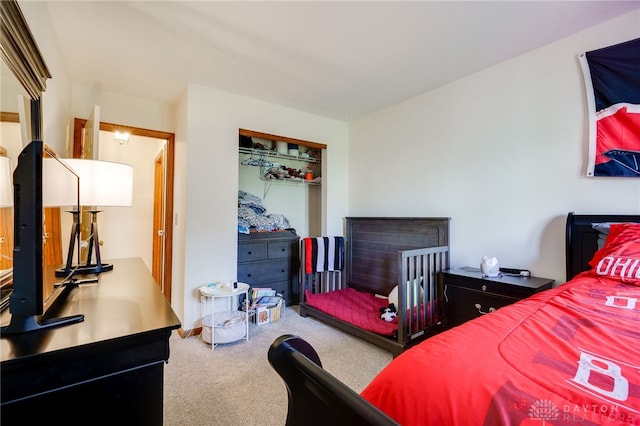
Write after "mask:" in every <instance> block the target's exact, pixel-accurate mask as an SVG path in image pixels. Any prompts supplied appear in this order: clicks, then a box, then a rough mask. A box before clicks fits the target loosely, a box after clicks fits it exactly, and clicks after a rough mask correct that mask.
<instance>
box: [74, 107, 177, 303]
mask: <svg viewBox="0 0 640 426" xmlns="http://www.w3.org/2000/svg"><path fill="white" fill-rule="evenodd" d="M86 122H87V120H86V119H82V118H75V119H74V120H73V158H82V133H83V129H84V126H85V124H86ZM100 130H104V131H107V132H115V131H116V130H118V131H120V132H128V133H129V134H131V135H135V136H146V137H150V138H155V139H164V140H166V141H167V147H166V150H167V158H166V163H165V166H166V174H167V182H166V185H165V194H164V195H165V197H164V198H165V214H164V220H165V230H164V232H165V238H164V253H165V256H164V265H163V267H164V274H163V276H164V285H162V283H159V284H160V286H161V288H162V291H163V293H164V296H165V297H166V299H167V301H169V303H171V287H172V270H173V181H174V157H175V134H174V133H169V132H163V131H160V130H150V129H144V128H140V127H132V126H128V125H121V124H113V123H105V122H102V121H101V122H100Z"/></svg>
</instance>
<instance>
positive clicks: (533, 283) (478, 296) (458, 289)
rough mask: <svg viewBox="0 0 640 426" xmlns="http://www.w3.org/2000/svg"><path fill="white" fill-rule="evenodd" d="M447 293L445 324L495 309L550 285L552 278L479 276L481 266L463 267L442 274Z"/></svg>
mask: <svg viewBox="0 0 640 426" xmlns="http://www.w3.org/2000/svg"><path fill="white" fill-rule="evenodd" d="M442 275H443V280H444V285H445V289H446V290H445V294H446V295H447V327H454V326H456V325H460V324H462V323H463V322H466V321H469V320H471V319H474V318H477V317H479V316H481V315H484V314H487V313H490V312H493V311H495V310H496V309H498V308H501V307H503V306H506V305H510V304H512V303H515V302H517V301H518V300H521V299H525V298H527V297H529V296H531V295H532V294H534V293H538V292H540V291H543V290H547V289H549V288H551V285H552V284H553V281H554V280H552V279H549V278H540V277H514V276H510V275H505V274H502V275H500V276H499V277H495V278H488V277H484V276H482V273H481V272H480V268H472V267H468V266H465V267H462V268H457V269H449V270H447V271H444V272H443V273H442Z"/></svg>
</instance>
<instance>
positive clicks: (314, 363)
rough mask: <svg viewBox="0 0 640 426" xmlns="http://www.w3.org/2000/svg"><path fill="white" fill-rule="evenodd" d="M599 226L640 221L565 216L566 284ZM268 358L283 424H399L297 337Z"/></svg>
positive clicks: (287, 338)
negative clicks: (283, 392) (280, 386)
mask: <svg viewBox="0 0 640 426" xmlns="http://www.w3.org/2000/svg"><path fill="white" fill-rule="evenodd" d="M602 222H640V215H576V214H574V213H569V214H568V216H567V223H566V260H567V264H566V265H567V271H566V273H567V280H570V279H571V278H573V277H574V276H575V275H577V274H579V273H580V272H583V271H586V270H588V269H590V267H589V265H588V262H589V260H591V258H592V257H593V255H594V254H595V252H596V250H597V248H598V246H597V239H598V233H597V232H596V231H595V230H593V228H592V224H593V223H602ZM268 359H269V362H270V363H271V365H272V366H273V368H274V369H275V370H276V371H277V372H278V374H279V375H280V376H281V377H282V379H283V380H284V382H285V386H286V388H287V393H288V397H289V405H288V413H287V422H286V424H287V425H289V426H291V425H323V426H324V425H327V424H349V425H396V424H397V423H396V422H395V421H394V420H393V419H391V418H390V417H388V416H387V415H386V414H384V413H383V412H382V411H380V410H379V409H378V408H377V407H375V406H373V405H372V404H370V403H369V402H368V401H366V400H365V399H363V398H362V397H361V396H360V395H359V394H358V393H357V392H355V391H353V390H352V389H350V388H349V387H348V386H346V385H345V384H344V383H342V382H340V381H339V380H338V379H336V378H335V377H334V376H332V375H331V374H330V373H328V372H327V371H326V370H324V369H323V368H322V364H321V362H320V358H319V357H318V354H317V352H316V351H315V350H314V349H313V347H312V346H311V345H310V344H309V343H307V342H306V341H305V340H303V339H301V338H300V337H298V336H294V335H283V336H280V337H278V338H277V339H276V340H275V341H274V342H273V344H272V345H271V347H270V348H269V353H268ZM399 386H401V384H399Z"/></svg>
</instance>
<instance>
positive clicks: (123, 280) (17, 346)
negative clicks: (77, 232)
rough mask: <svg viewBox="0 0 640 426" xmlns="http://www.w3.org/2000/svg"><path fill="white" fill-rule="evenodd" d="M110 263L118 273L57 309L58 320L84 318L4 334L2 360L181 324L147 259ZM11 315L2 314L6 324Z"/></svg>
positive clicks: (75, 292) (81, 288)
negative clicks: (154, 276)
mask: <svg viewBox="0 0 640 426" xmlns="http://www.w3.org/2000/svg"><path fill="white" fill-rule="evenodd" d="M109 263H112V264H113V270H112V271H108V272H103V273H102V274H99V275H98V282H96V283H91V284H80V285H78V286H77V287H74V288H72V289H71V290H70V292H69V294H67V295H66V298H64V300H61V301H60V302H61V303H60V305H61V306H60V308H59V309H57V311H56V312H55V317H56V318H59V317H66V316H70V315H78V314H82V315H84V321H82V322H78V323H73V324H69V325H64V326H60V327H54V328H51V329H49V330H45V331H34V332H28V333H24V334H18V335H11V336H4V335H3V336H2V338H1V339H0V357H1V358H0V359H1V360H2V362H3V363H4V362H6V361H9V360H15V359H18V358H21V357H28V356H35V355H40V354H44V353H48V352H55V351H61V350H66V349H70V348H73V347H78V346H84V345H92V344H96V343H102V342H107V341H110V340H118V339H121V338H125V337H129V336H132V335H140V334H145V333H149V332H155V331H159V330H173V329H177V328H179V327H180V320H179V319H178V317H177V316H176V314H175V312H174V311H173V309H172V308H171V306H170V305H169V303H168V302H167V299H166V298H165V297H164V295H163V294H162V292H161V291H160V288H159V286H158V284H157V283H156V282H155V281H154V279H153V276H152V275H151V273H150V272H149V269H148V268H147V266H146V265H145V264H144V262H143V261H142V259H140V258H130V259H115V260H113V261H109ZM47 315H50V314H47ZM10 319H11V315H10V312H9V309H7V310H5V311H4V312H3V313H2V315H1V316H0V322H1V324H2V326H5V325H7V324H8V323H9V321H10Z"/></svg>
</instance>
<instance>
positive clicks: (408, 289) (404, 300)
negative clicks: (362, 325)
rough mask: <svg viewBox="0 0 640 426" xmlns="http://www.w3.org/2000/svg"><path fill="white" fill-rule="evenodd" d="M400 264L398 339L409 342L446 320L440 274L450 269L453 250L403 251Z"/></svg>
mask: <svg viewBox="0 0 640 426" xmlns="http://www.w3.org/2000/svg"><path fill="white" fill-rule="evenodd" d="M398 264H399V265H400V267H399V268H398V283H399V284H398V306H397V307H396V309H397V310H398V340H399V341H400V342H406V343H408V342H410V341H411V340H413V339H417V338H419V337H421V336H422V335H424V333H425V332H426V331H427V330H428V329H430V328H432V327H434V326H436V325H441V323H442V321H443V320H444V309H445V302H444V285H443V283H442V277H441V274H440V272H442V271H443V270H445V269H447V268H448V265H449V247H448V246H438V247H429V248H421V249H415V250H404V251H400V252H398ZM400 283H401V285H400Z"/></svg>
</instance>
